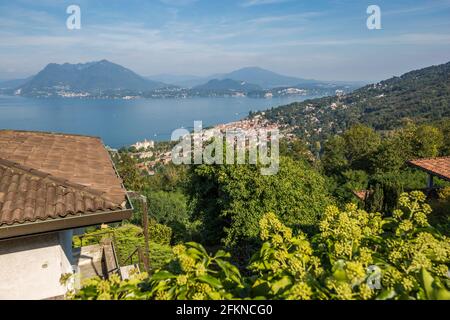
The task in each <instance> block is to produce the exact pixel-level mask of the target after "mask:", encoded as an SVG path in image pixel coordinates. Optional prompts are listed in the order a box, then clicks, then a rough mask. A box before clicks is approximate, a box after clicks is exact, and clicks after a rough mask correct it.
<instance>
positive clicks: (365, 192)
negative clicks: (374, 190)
mask: <svg viewBox="0 0 450 320" xmlns="http://www.w3.org/2000/svg"><path fill="white" fill-rule="evenodd" d="M353 194H354V195H355V196H356V197H357V198H358V199H360V200H362V201H365V200H366V198H367V196H369V195H370V194H371V191H370V190H359V191H353Z"/></svg>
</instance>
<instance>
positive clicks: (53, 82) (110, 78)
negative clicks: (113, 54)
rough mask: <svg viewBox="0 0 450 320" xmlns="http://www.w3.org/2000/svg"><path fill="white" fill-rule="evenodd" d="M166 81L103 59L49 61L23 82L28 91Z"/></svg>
mask: <svg viewBox="0 0 450 320" xmlns="http://www.w3.org/2000/svg"><path fill="white" fill-rule="evenodd" d="M164 86H166V85H165V84H164V83H161V82H156V81H151V80H148V79H145V78H143V77H141V76H139V75H138V74H136V73H134V72H133V71H131V70H129V69H127V68H124V67H122V66H120V65H118V64H115V63H112V62H109V61H107V60H101V61H96V62H89V63H79V64H69V63H64V64H56V63H50V64H49V65H47V66H46V67H45V68H44V69H43V70H42V71H40V72H39V73H38V74H37V75H35V76H34V77H33V78H32V79H31V80H29V81H28V82H26V83H25V84H23V85H21V86H20V89H21V93H22V94H27V93H32V92H38V91H46V90H49V89H50V90H51V89H55V88H64V89H65V90H72V91H85V92H98V91H104V90H136V91H145V90H153V89H157V88H161V87H164Z"/></svg>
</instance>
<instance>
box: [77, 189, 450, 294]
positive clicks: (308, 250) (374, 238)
mask: <svg viewBox="0 0 450 320" xmlns="http://www.w3.org/2000/svg"><path fill="white" fill-rule="evenodd" d="M398 207H399V209H396V210H395V211H394V212H393V216H392V218H383V217H382V216H381V215H380V214H378V213H367V212H366V211H364V210H358V209H357V207H356V206H355V205H347V206H346V208H345V210H343V211H341V210H339V209H338V208H337V207H335V206H330V207H328V208H327V209H326V211H325V214H324V216H323V217H322V220H321V222H320V232H319V233H318V234H317V235H315V236H314V237H312V238H308V237H307V236H306V235H305V234H304V233H302V232H300V233H297V234H294V233H293V231H292V229H291V228H288V227H286V226H285V225H284V224H283V223H282V222H281V221H280V220H279V219H278V217H277V216H276V215H275V214H273V213H269V214H266V215H264V216H263V217H262V219H261V221H260V237H261V240H262V241H263V244H262V245H261V247H260V250H258V251H257V252H256V253H255V255H254V256H253V258H252V260H251V262H250V264H249V266H248V269H249V270H250V271H251V274H250V275H249V276H248V277H243V276H241V275H240V273H239V270H238V269H237V268H236V267H234V266H233V265H232V264H230V263H229V262H228V261H227V258H229V254H227V253H225V252H223V251H218V252H217V253H216V254H215V255H214V256H211V255H209V254H208V253H207V252H206V250H205V249H204V248H203V247H202V246H201V245H199V244H195V243H187V244H186V245H185V246H183V245H179V246H176V247H175V248H174V254H175V258H174V260H173V261H172V263H171V264H170V265H169V266H168V267H167V268H166V269H165V270H160V271H158V272H157V273H155V274H154V275H153V276H151V277H149V278H146V279H142V278H140V279H139V280H136V279H134V280H131V281H123V282H120V281H118V279H116V278H114V279H113V280H111V281H102V280H99V279H96V280H92V281H90V282H88V283H87V284H86V285H85V287H84V288H83V289H82V290H81V291H80V292H78V293H77V294H75V295H73V296H72V298H75V299H239V298H246V299H248V298H250V299H296V300H299V299H300V300H308V299H345V300H348V299H363V300H366V299H383V300H384V299H433V300H438V299H444V300H450V291H449V287H450V281H449V279H448V273H449V270H448V267H449V264H450V239H449V238H447V237H445V236H441V235H440V234H439V233H438V232H436V231H435V230H434V229H433V228H431V226H430V225H429V223H428V221H427V215H429V214H430V213H431V208H430V206H429V205H427V204H426V203H425V196H424V195H423V194H422V193H420V192H412V193H411V194H409V195H408V194H402V196H401V197H400V200H399V205H398Z"/></svg>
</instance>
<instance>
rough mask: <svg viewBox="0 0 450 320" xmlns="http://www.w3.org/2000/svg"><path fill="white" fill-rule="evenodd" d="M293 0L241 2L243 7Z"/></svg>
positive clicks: (247, 0) (251, 0) (248, 0)
mask: <svg viewBox="0 0 450 320" xmlns="http://www.w3.org/2000/svg"><path fill="white" fill-rule="evenodd" d="M289 1H292V0H245V1H244V2H243V3H241V6H243V7H253V6H260V5H265V4H277V3H283V2H289Z"/></svg>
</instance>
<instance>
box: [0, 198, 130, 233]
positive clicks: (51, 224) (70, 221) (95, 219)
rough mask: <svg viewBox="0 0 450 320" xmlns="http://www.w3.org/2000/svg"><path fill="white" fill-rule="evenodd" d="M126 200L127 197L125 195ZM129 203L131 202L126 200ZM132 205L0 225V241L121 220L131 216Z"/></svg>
mask: <svg viewBox="0 0 450 320" xmlns="http://www.w3.org/2000/svg"><path fill="white" fill-rule="evenodd" d="M127 200H128V197H127ZM128 203H129V204H131V202H128ZM132 213H133V207H131V208H127V209H121V210H116V211H109V212H101V213H91V214H84V215H78V216H66V217H64V218H56V219H51V220H43V221H35V222H30V223H22V224H14V225H11V226H8V225H6V226H3V227H0V241H3V240H8V239H11V238H16V237H24V236H33V235H38V234H43V233H49V232H55V231H63V230H70V229H76V228H82V227H89V226H95V225H99V224H102V223H114V222H121V221H122V220H127V219H130V218H131V215H132Z"/></svg>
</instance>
